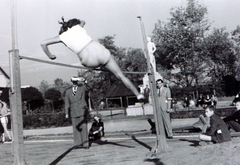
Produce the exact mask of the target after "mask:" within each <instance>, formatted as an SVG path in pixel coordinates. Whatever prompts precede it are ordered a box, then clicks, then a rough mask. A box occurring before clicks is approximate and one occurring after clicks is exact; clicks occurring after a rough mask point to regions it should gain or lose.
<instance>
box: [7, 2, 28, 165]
mask: <svg viewBox="0 0 240 165" xmlns="http://www.w3.org/2000/svg"><path fill="white" fill-rule="evenodd" d="M15 8H16V4H15V0H12V8H11V16H12V17H11V18H12V19H11V22H12V50H11V51H9V55H10V71H11V78H10V80H11V90H10V91H9V99H10V108H11V121H12V132H13V141H12V146H13V154H14V165H25V164H26V162H25V160H24V154H25V153H24V142H23V119H22V96H21V78H20V64H19V51H18V49H17V35H16V33H17V26H16V19H15V15H16V11H15ZM10 52H12V53H10Z"/></svg>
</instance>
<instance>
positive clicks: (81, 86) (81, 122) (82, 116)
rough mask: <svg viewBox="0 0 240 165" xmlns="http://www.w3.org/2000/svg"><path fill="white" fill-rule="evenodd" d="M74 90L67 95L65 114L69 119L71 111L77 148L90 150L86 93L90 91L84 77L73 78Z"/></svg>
mask: <svg viewBox="0 0 240 165" xmlns="http://www.w3.org/2000/svg"><path fill="white" fill-rule="evenodd" d="M71 81H72V83H73V86H72V88H70V89H68V90H67V91H66V95H65V114H66V118H68V117H69V115H68V112H69V111H70V115H71V119H72V125H73V138H74V146H75V148H85V149H87V148H89V142H88V129H87V114H88V109H87V103H86V101H85V93H86V92H87V91H89V90H90V86H89V85H88V84H87V82H86V81H85V79H84V78H83V77H72V78H71Z"/></svg>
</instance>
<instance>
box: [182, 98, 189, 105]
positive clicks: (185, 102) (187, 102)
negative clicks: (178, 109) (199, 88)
mask: <svg viewBox="0 0 240 165" xmlns="http://www.w3.org/2000/svg"><path fill="white" fill-rule="evenodd" d="M183 107H184V108H188V107H189V99H188V97H187V96H185V97H184V99H183Z"/></svg>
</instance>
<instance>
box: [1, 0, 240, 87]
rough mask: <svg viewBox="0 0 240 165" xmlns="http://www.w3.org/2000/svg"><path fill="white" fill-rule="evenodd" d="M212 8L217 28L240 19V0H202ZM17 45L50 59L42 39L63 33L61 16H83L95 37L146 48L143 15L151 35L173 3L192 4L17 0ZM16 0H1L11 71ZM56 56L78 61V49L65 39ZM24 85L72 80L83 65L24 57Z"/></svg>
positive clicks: (4, 52) (4, 51)
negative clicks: (141, 26) (40, 60)
mask: <svg viewBox="0 0 240 165" xmlns="http://www.w3.org/2000/svg"><path fill="white" fill-rule="evenodd" d="M199 2H200V3H201V4H203V5H205V6H206V7H207V9H208V15H207V17H208V19H209V21H210V22H213V23H212V26H211V28H214V27H215V28H222V27H226V30H227V31H228V32H231V31H232V30H234V29H236V27H237V25H240V17H239V15H240V0H230V1H229V0H199ZM16 3H17V7H16V9H17V45H18V49H19V52H20V55H22V56H28V57H34V58H40V59H44V60H49V59H48V58H47V56H46V55H45V54H44V52H43V51H42V49H41V47H40V43H41V41H43V40H45V39H48V38H51V37H55V36H57V35H58V32H59V28H60V25H59V24H58V20H61V17H62V16H64V18H65V20H69V19H71V18H79V19H82V20H85V21H86V25H85V29H86V30H87V32H88V34H89V35H90V36H91V37H92V38H93V39H94V40H97V39H99V38H102V37H105V36H107V35H111V36H113V35H115V45H116V46H118V47H134V48H143V41H142V33H141V28H140V22H139V19H137V16H139V15H140V16H142V21H143V22H144V25H145V30H146V35H151V34H152V31H153V29H154V24H155V23H157V20H158V19H159V20H161V21H165V22H166V21H167V20H168V18H170V14H169V12H170V9H171V8H172V7H176V6H183V7H186V3H187V1H186V0H34V1H33V0H17V2H16ZM11 5H12V3H11V1H10V0H0V22H1V23H0V29H1V31H0V38H1V43H0V66H1V67H2V68H3V69H4V70H5V71H6V72H7V74H9V75H10V73H9V60H8V59H9V58H8V56H9V55H8V50H11V49H12V36H11ZM50 51H51V52H52V54H54V55H56V56H57V59H56V60H55V61H56V62H63V63H67V64H74V65H78V64H79V60H78V58H77V56H76V55H75V54H73V53H72V52H71V51H70V50H68V49H67V48H66V47H65V46H64V45H63V44H58V45H54V46H51V47H50ZM20 69H21V85H32V86H35V87H37V86H38V85H39V84H40V82H41V81H42V80H46V81H47V82H48V83H49V84H53V82H54V80H55V79H56V78H62V79H63V80H64V81H69V79H70V77H71V76H74V75H77V70H76V69H72V68H67V67H60V66H53V65H49V64H42V63H38V62H32V61H27V60H21V61H20Z"/></svg>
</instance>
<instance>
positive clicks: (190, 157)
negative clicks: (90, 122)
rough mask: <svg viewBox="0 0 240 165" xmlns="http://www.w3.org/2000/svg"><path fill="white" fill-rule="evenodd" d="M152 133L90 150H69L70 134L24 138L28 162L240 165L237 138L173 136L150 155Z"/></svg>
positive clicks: (2, 158) (1, 156) (7, 154)
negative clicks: (205, 141)
mask: <svg viewBox="0 0 240 165" xmlns="http://www.w3.org/2000/svg"><path fill="white" fill-rule="evenodd" d="M155 140H156V138H155V135H150V134H145V135H133V134H130V133H129V134H128V135H126V134H125V135H123V134H121V135H118V134H115V136H111V137H106V138H105V139H102V141H98V142H94V143H92V144H91V147H90V148H89V149H72V148H71V146H72V144H73V140H72V137H71V135H66V136H61V137H57V136H56V137H42V138H32V139H26V140H25V142H24V144H25V145H24V146H25V161H26V164H28V165H47V164H51V165H55V164H58V165H91V164H96V165H108V164H109V165H110V164H114V165H123V164H127V165H150V164H151V165H240V159H239V158H240V137H233V138H232V141H231V142H225V143H222V144H211V145H207V146H199V145H198V144H199V140H198V138H197V135H193V136H191V135H190V136H189V135H187V136H185V135H175V136H174V139H168V140H167V143H166V144H167V147H165V148H168V147H169V148H170V149H171V151H165V152H158V154H157V155H153V156H151V154H149V153H150V150H151V149H152V147H154V146H155ZM0 148H1V150H0V164H1V165H11V164H13V163H14V156H13V155H12V151H11V148H12V144H11V143H4V144H1V145H0Z"/></svg>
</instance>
